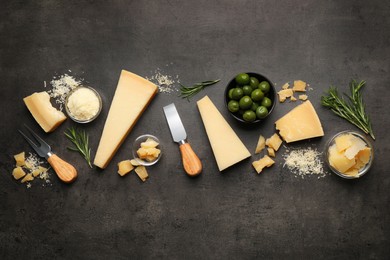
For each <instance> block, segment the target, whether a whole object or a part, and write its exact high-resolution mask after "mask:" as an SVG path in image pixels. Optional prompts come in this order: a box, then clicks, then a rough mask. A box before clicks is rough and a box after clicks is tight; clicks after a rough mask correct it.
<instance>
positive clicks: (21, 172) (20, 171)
mask: <svg viewBox="0 0 390 260" xmlns="http://www.w3.org/2000/svg"><path fill="white" fill-rule="evenodd" d="M12 176H13V177H14V178H15V180H19V179H20V178H23V177H24V176H26V172H25V171H24V170H23V168H22V167H20V166H16V168H14V169H13V171H12Z"/></svg>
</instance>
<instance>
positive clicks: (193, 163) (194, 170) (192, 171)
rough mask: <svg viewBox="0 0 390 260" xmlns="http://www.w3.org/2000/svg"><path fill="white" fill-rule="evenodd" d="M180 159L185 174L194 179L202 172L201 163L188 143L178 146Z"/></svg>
mask: <svg viewBox="0 0 390 260" xmlns="http://www.w3.org/2000/svg"><path fill="white" fill-rule="evenodd" d="M179 147H180V152H181V158H182V159H183V166H184V170H185V171H186V173H187V174H188V175H189V176H191V177H195V176H197V175H199V174H200V173H201V171H202V162H201V161H200V160H199V157H198V156H197V155H196V154H195V152H194V150H192V147H191V145H190V144H189V143H183V144H181V145H180V146H179Z"/></svg>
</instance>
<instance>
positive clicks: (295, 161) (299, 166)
mask: <svg viewBox="0 0 390 260" xmlns="http://www.w3.org/2000/svg"><path fill="white" fill-rule="evenodd" d="M283 158H284V160H285V162H284V164H283V167H287V168H288V169H289V170H290V171H291V172H292V173H293V174H294V175H295V177H298V176H299V177H301V178H302V179H304V177H305V176H308V175H314V176H317V177H318V178H323V177H325V176H326V174H327V172H326V171H324V168H323V164H322V161H321V159H320V158H321V153H320V152H318V151H317V150H316V149H312V148H310V147H309V148H305V149H297V150H293V151H291V152H290V151H289V150H286V151H285V154H284V156H283Z"/></svg>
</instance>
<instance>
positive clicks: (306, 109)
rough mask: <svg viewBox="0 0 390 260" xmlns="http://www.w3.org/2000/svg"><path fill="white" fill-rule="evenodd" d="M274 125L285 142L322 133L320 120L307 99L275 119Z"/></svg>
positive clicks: (317, 135) (321, 134)
mask: <svg viewBox="0 0 390 260" xmlns="http://www.w3.org/2000/svg"><path fill="white" fill-rule="evenodd" d="M275 125H276V129H277V130H279V134H280V136H281V137H282V138H283V139H284V140H285V141H286V142H287V143H291V142H295V141H300V140H305V139H309V138H313V137H319V136H323V135H324V130H323V129H322V125H321V121H320V119H319V117H318V115H317V113H316V111H315V109H314V107H313V105H312V104H311V102H310V101H309V100H308V101H305V102H304V103H302V104H300V105H298V106H297V107H295V108H294V109H292V110H291V111H290V112H288V113H287V114H286V115H284V116H283V117H282V118H280V119H279V120H277V121H276V122H275Z"/></svg>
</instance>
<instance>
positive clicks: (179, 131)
mask: <svg viewBox="0 0 390 260" xmlns="http://www.w3.org/2000/svg"><path fill="white" fill-rule="evenodd" d="M163 110H164V114H165V117H166V119H167V122H168V126H169V129H170V130H171V134H172V138H173V141H174V142H176V143H178V144H179V148H180V153H181V158H182V161H183V167H184V170H185V172H186V173H187V175H188V176H191V177H195V176H197V175H199V174H200V173H201V171H202V162H201V161H200V159H199V157H198V156H197V155H196V154H195V152H194V150H193V149H192V147H191V145H190V144H189V143H188V142H187V133H186V130H185V129H184V126H183V123H182V122H181V119H180V116H179V113H178V112H177V109H176V106H175V104H174V103H172V104H169V105H167V106H165V107H163Z"/></svg>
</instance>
